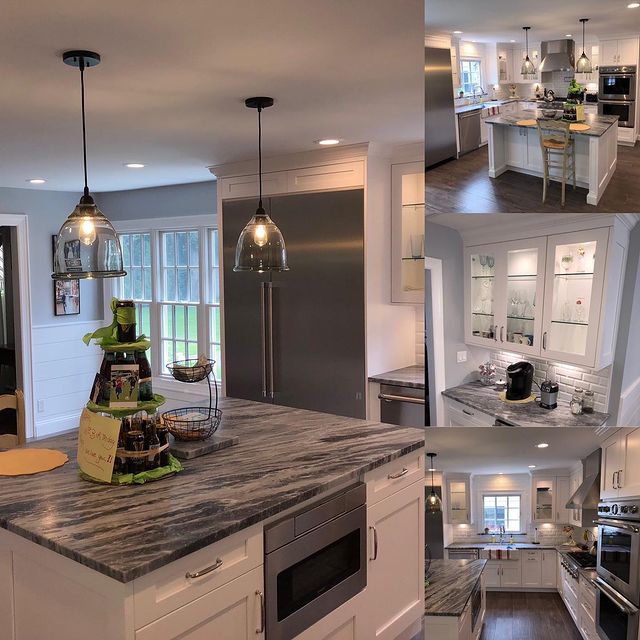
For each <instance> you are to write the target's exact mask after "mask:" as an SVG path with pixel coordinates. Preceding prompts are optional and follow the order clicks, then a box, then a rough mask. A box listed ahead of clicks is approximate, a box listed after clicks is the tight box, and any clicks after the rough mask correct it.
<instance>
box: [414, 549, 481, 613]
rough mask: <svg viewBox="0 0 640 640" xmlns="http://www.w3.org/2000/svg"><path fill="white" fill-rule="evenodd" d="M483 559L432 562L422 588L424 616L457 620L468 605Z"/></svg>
mask: <svg viewBox="0 0 640 640" xmlns="http://www.w3.org/2000/svg"><path fill="white" fill-rule="evenodd" d="M486 564H487V561H486V560H432V561H431V564H430V565H429V570H428V571H427V575H426V579H427V580H428V581H429V585H428V586H425V588H424V615H425V616H451V617H455V618H457V617H459V616H461V615H462V614H463V612H464V608H465V607H466V606H467V602H469V598H470V597H471V594H472V593H473V588H474V587H475V585H476V583H477V582H478V580H480V576H481V575H482V571H483V570H484V567H485V565H486Z"/></svg>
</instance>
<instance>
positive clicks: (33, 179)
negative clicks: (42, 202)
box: [27, 178, 46, 184]
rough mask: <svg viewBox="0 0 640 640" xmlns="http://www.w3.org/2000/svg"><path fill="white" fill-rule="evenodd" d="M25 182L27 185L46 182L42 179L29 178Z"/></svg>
mask: <svg viewBox="0 0 640 640" xmlns="http://www.w3.org/2000/svg"><path fill="white" fill-rule="evenodd" d="M27 182H28V183H29V184H44V183H45V182H46V180H45V179H44V178H30V179H29V180H27Z"/></svg>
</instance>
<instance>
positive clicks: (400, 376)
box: [369, 364, 425, 389]
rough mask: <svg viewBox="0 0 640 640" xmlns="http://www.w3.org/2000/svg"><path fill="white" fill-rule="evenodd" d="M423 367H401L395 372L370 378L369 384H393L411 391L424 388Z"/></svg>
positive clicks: (415, 365) (416, 365)
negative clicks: (408, 388) (411, 389)
mask: <svg viewBox="0 0 640 640" xmlns="http://www.w3.org/2000/svg"><path fill="white" fill-rule="evenodd" d="M424 378H425V375H424V366H423V365H418V364H414V365H412V366H410V367H403V368H402V369H396V370H395V371H387V372H386V373H380V374H378V375H375V376H371V377H370V378H369V380H370V381H371V382H379V383H380V384H395V385H397V386H399V387H412V388H413V389H424V388H425V380H424Z"/></svg>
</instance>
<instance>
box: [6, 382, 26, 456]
mask: <svg viewBox="0 0 640 640" xmlns="http://www.w3.org/2000/svg"><path fill="white" fill-rule="evenodd" d="M3 409H15V410H16V423H17V426H18V429H17V431H18V434H17V435H15V436H14V435H13V434H11V433H6V434H3V435H0V449H10V448H11V447H16V446H18V445H20V444H24V443H25V442H26V439H27V438H26V431H25V424H24V394H23V393H22V391H20V389H16V393H15V395H13V394H10V393H9V394H5V395H1V396H0V411H2V410H3Z"/></svg>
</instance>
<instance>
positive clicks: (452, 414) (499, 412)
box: [442, 382, 609, 427]
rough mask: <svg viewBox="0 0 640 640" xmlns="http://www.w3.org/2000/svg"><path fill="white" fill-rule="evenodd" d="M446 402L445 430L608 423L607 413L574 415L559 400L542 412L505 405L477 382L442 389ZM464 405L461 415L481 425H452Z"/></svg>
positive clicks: (489, 388) (495, 393)
mask: <svg viewBox="0 0 640 640" xmlns="http://www.w3.org/2000/svg"><path fill="white" fill-rule="evenodd" d="M442 395H443V396H445V398H449V399H450V400H451V401H453V402H449V403H446V402H445V405H446V406H445V413H446V414H447V417H446V418H445V421H446V425H447V426H457V427H464V426H485V427H490V426H493V425H494V424H495V422H496V421H499V422H500V423H501V424H502V425H504V426H513V427H601V426H603V425H605V424H606V423H607V420H608V419H609V414H608V413H602V412H600V411H594V412H593V413H583V414H581V415H577V416H576V415H573V414H572V413H571V409H570V408H569V403H568V402H567V401H564V400H562V399H560V400H558V406H557V407H556V408H555V409H543V408H542V407H541V406H540V405H539V404H538V403H537V402H529V403H527V404H513V403H507V402H504V401H502V400H501V399H500V396H499V392H498V391H496V390H495V388H494V387H492V386H484V385H483V384H481V383H480V382H468V383H466V384H462V385H459V386H457V387H451V388H450V389H445V390H444V391H443V392H442ZM459 405H463V407H465V408H462V415H463V416H465V419H466V417H468V419H469V421H470V422H474V421H475V420H478V421H479V422H481V423H482V425H480V424H467V423H466V422H465V423H463V424H454V422H462V421H461V420H459V419H457V417H458V416H459V415H460V412H459V411H457V410H456V409H457V408H458V407H459Z"/></svg>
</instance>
